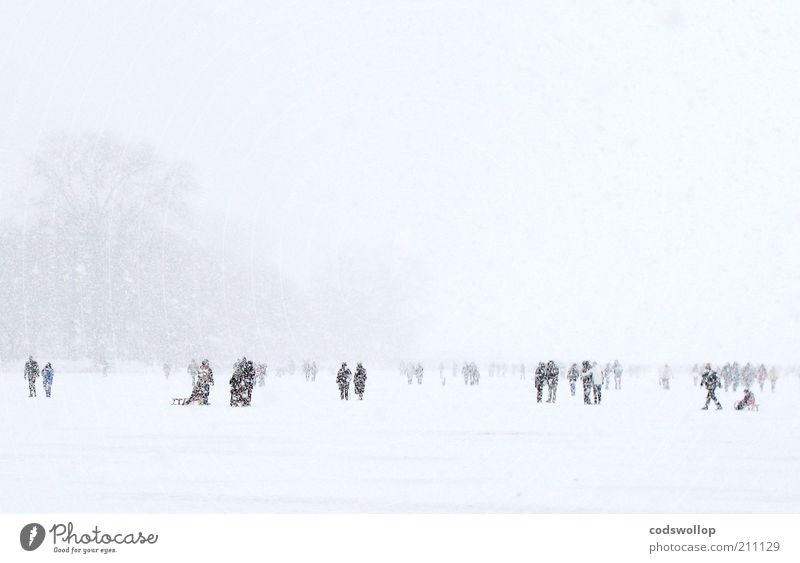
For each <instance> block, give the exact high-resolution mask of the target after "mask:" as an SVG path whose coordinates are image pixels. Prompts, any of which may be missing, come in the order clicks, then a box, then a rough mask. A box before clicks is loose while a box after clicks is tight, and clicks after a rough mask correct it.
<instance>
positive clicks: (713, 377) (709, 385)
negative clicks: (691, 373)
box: [700, 364, 722, 410]
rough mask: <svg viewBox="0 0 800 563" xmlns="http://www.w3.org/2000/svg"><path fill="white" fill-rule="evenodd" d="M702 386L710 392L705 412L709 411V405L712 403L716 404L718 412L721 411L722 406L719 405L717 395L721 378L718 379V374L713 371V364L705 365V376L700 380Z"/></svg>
mask: <svg viewBox="0 0 800 563" xmlns="http://www.w3.org/2000/svg"><path fill="white" fill-rule="evenodd" d="M700 385H702V386H703V387H705V388H706V390H707V391H708V393H707V394H706V404H705V405H704V406H703V410H708V403H709V402H711V401H714V404H716V405H717V410H721V409H722V405H720V404H719V401H718V400H717V395H716V391H717V387H719V378H718V377H717V372H715V371H714V370H713V369H711V364H706V365H705V368H704V369H703V375H702V376H701V379H700Z"/></svg>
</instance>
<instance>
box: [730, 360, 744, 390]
mask: <svg viewBox="0 0 800 563" xmlns="http://www.w3.org/2000/svg"><path fill="white" fill-rule="evenodd" d="M741 383H742V372H741V370H740V369H739V362H733V365H732V366H731V389H733V392H734V393H735V392H736V389H737V388H738V387H739V385H740V384H741Z"/></svg>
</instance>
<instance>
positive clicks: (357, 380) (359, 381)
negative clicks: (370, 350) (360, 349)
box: [353, 362, 367, 401]
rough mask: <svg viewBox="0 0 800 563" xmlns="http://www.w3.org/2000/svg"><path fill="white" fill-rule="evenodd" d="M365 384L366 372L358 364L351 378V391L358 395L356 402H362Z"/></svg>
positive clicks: (359, 363)
mask: <svg viewBox="0 0 800 563" xmlns="http://www.w3.org/2000/svg"><path fill="white" fill-rule="evenodd" d="M366 384H367V370H365V369H364V366H362V365H361V362H358V365H357V366H356V373H355V375H354V376H353V389H354V390H355V392H356V395H358V400H359V401H363V400H364V388H365V387H366Z"/></svg>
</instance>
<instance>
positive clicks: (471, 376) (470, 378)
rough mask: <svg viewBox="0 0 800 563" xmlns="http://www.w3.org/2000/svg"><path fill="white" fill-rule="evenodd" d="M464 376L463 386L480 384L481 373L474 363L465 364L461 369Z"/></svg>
mask: <svg viewBox="0 0 800 563" xmlns="http://www.w3.org/2000/svg"><path fill="white" fill-rule="evenodd" d="M461 375H463V376H464V385H478V384H479V383H480V382H481V372H480V371H478V366H477V364H476V363H475V362H466V363H465V364H464V366H463V367H462V368H461Z"/></svg>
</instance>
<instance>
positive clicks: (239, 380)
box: [228, 358, 247, 407]
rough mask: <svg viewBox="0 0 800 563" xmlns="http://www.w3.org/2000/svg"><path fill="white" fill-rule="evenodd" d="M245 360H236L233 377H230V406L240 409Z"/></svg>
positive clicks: (242, 402) (242, 401)
mask: <svg viewBox="0 0 800 563" xmlns="http://www.w3.org/2000/svg"><path fill="white" fill-rule="evenodd" d="M245 361H247V359H246V358H243V359H241V360H237V361H236V363H235V364H234V365H233V375H231V378H230V380H229V381H228V383H230V386H231V406H232V407H241V406H243V405H244V362H245Z"/></svg>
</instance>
